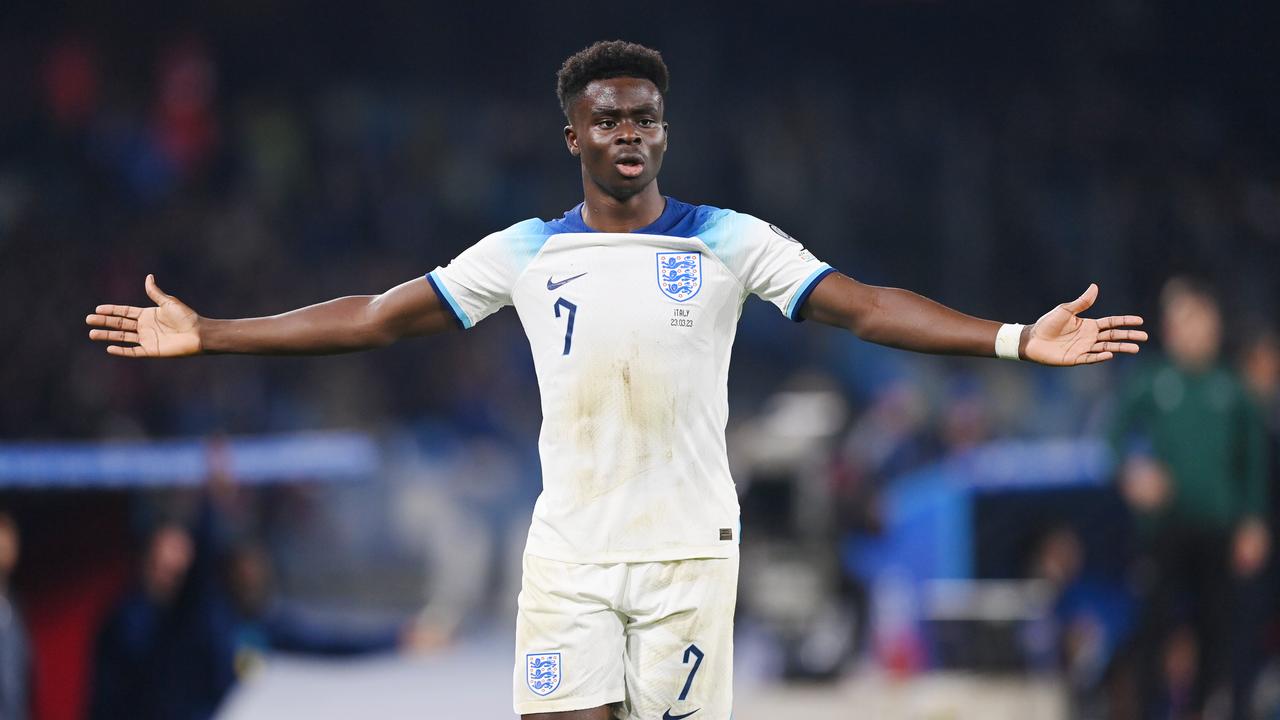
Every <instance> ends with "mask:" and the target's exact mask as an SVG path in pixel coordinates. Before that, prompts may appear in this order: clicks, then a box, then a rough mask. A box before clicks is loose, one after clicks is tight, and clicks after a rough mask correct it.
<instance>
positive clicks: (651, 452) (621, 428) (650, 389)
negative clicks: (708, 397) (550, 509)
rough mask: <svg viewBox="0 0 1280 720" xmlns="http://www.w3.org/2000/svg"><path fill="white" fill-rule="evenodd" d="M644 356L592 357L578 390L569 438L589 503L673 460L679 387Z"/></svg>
mask: <svg viewBox="0 0 1280 720" xmlns="http://www.w3.org/2000/svg"><path fill="white" fill-rule="evenodd" d="M645 357H646V355H645V354H644V353H639V352H631V353H625V354H623V355H622V356H619V355H615V354H612V353H609V354H602V355H599V356H596V357H593V358H590V359H588V360H587V361H586V362H585V363H584V365H585V367H584V371H583V373H582V376H581V378H580V380H579V382H578V383H577V384H576V385H575V386H574V387H573V388H572V390H571V392H572V393H573V394H574V396H573V397H572V398H571V402H570V404H569V407H571V408H573V409H574V414H575V417H573V418H572V421H571V422H572V426H573V427H572V432H571V434H570V437H569V438H567V439H568V440H569V441H570V443H571V444H572V445H573V446H574V447H573V451H574V452H575V453H576V455H577V457H579V458H580V459H581V460H582V462H581V465H580V468H579V470H578V472H577V473H576V475H577V477H576V478H575V479H574V480H575V483H574V484H575V495H576V500H577V501H578V503H579V504H580V505H581V504H586V503H588V502H590V501H591V500H593V499H594V498H598V497H600V496H602V495H605V494H607V493H609V492H611V491H612V490H615V489H617V488H618V487H620V486H622V485H623V484H625V483H627V482H628V481H631V480H634V479H636V478H640V477H642V476H644V475H647V474H649V473H651V472H653V471H654V470H656V469H658V468H659V467H660V466H661V465H662V464H663V463H665V462H667V461H670V459H671V458H672V457H673V451H672V443H673V442H674V440H675V437H674V435H675V426H676V411H677V408H678V405H679V402H678V401H679V398H678V397H677V391H678V388H677V387H676V384H675V383H673V382H672V381H671V379H670V375H669V370H668V371H666V372H664V371H662V370H661V369H659V368H658V367H656V365H655V364H654V363H653V362H652V361H647V360H646V359H645Z"/></svg>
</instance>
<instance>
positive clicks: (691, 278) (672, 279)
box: [658, 252, 702, 302]
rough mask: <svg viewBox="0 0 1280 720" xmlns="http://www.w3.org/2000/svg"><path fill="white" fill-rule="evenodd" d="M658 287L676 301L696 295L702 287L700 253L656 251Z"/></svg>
mask: <svg viewBox="0 0 1280 720" xmlns="http://www.w3.org/2000/svg"><path fill="white" fill-rule="evenodd" d="M658 289H659V290H661V291H662V294H663V295H666V296H667V297H669V298H671V299H672V300H675V301H676V302H684V301H685V300H688V299H689V298H691V297H693V296H694V295H697V294H698V291H699V290H701V289H702V254H701V253H696V252H669V253H658Z"/></svg>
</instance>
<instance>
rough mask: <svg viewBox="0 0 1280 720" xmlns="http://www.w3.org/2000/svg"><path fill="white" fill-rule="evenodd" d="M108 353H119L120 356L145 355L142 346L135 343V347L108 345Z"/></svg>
mask: <svg viewBox="0 0 1280 720" xmlns="http://www.w3.org/2000/svg"><path fill="white" fill-rule="evenodd" d="M107 353H108V354H111V355H119V356H120V357H145V353H144V352H143V350H142V348H140V347H138V346H136V345H134V346H133V347H122V346H120V345H108V346H107Z"/></svg>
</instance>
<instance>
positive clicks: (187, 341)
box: [85, 275, 455, 357]
mask: <svg viewBox="0 0 1280 720" xmlns="http://www.w3.org/2000/svg"><path fill="white" fill-rule="evenodd" d="M146 291H147V297H149V298H151V301H152V302H154V303H155V306H153V307H134V306H132V305H99V306H98V307H97V309H96V310H95V311H94V313H93V314H92V315H89V316H88V317H87V318H85V322H86V323H87V324H88V325H89V326H90V327H91V328H93V329H92V330H90V331H89V338H90V339H91V340H99V341H103V342H110V343H121V344H112V345H108V346H107V352H109V353H111V354H112V355H120V356H123V357H182V356H185V355H199V354H202V353H204V354H208V353H248V354H257V355H325V354H331V353H343V352H352V351H355V350H368V349H371V348H377V347H382V346H384V345H389V344H391V343H392V342H394V341H396V340H398V339H400V338H403V337H409V336H414V335H426V334H429V333H437V332H443V331H444V330H447V329H449V328H451V327H455V325H454V321H453V319H452V316H451V315H450V313H449V310H448V309H447V308H445V307H443V306H442V305H441V304H440V299H439V297H438V296H437V295H436V293H435V291H434V290H432V289H431V285H430V283H428V282H427V281H426V280H425V279H423V278H418V279H416V280H410V281H409V282H406V283H404V284H402V285H397V286H396V287H394V288H391V289H390V290H388V291H386V292H384V293H382V294H381V295H351V296H348V297H342V298H337V299H336V300H330V301H328V302H323V303H319V304H317V305H310V306H308V307H304V308H300V309H297V310H292V311H290V312H286V313H282V314H280V315H272V316H271V317H260V318H246V319H241V320H214V319H211V318H205V317H201V316H200V315H198V314H197V313H196V312H195V311H194V310H192V309H191V308H190V307H188V306H187V305H186V304H185V303H183V302H182V301H181V300H179V299H177V298H176V297H174V296H172V295H168V294H166V293H165V292H164V291H163V290H161V289H160V288H159V286H157V285H156V281H155V277H154V276H152V275H148V276H147V280H146Z"/></svg>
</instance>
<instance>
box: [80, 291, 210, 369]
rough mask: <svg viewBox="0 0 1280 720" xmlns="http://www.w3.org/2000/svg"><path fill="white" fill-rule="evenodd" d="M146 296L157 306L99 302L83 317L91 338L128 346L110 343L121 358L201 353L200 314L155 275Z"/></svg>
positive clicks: (111, 352) (109, 349)
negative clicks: (168, 292) (162, 285)
mask: <svg viewBox="0 0 1280 720" xmlns="http://www.w3.org/2000/svg"><path fill="white" fill-rule="evenodd" d="M145 287H146V290H147V297H149V298H151V301H152V302H154V303H155V304H156V306H155V307H146V308H142V307H134V306H132V305H99V306H98V307H97V308H96V309H95V310H94V313H93V314H92V315H90V316H88V317H86V318H85V319H84V321H85V323H86V324H88V325H89V327H91V328H93V329H92V330H90V331H89V339H90V340H99V341H103V342H112V343H129V344H126V345H108V346H107V352H108V353H110V354H112V355H119V356H121V357H182V356H184V355H196V354H198V353H199V352H200V347H201V346H200V330H199V323H200V316H199V315H197V314H196V312H195V311H194V310H192V309H191V308H189V307H187V306H186V305H185V304H184V303H183V302H182V301H181V300H179V299H178V298H176V297H174V296H172V295H166V294H165V293H164V291H162V290H161V289H160V288H159V286H157V285H156V278H155V276H154V275H148V276H147V281H146V283H145Z"/></svg>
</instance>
